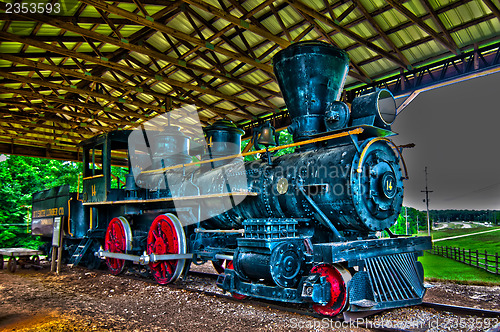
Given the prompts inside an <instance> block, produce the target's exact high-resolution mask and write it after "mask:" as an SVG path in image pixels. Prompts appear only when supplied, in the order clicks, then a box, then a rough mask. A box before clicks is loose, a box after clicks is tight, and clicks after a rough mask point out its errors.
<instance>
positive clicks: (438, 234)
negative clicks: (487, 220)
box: [432, 224, 500, 240]
mask: <svg viewBox="0 0 500 332" xmlns="http://www.w3.org/2000/svg"><path fill="white" fill-rule="evenodd" d="M471 226H472V228H453V229H450V228H447V229H442V230H439V231H433V232H432V238H433V239H434V240H437V239H442V238H445V237H451V236H458V235H465V234H470V233H476V232H483V231H489V230H492V229H498V228H500V227H486V226H478V225H475V224H471ZM476 236H477V235H476Z"/></svg>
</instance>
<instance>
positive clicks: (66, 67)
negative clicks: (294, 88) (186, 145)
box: [0, 0, 500, 160]
mask: <svg viewBox="0 0 500 332" xmlns="http://www.w3.org/2000/svg"><path fill="white" fill-rule="evenodd" d="M40 4H41V5H40ZM40 4H39V5H38V6H37V7H36V8H35V7H33V6H30V5H29V4H28V3H21V2H19V1H10V0H7V2H2V3H0V20H1V22H0V77H1V79H0V153H7V154H18V155H30V156H38V157H50V158H56V159H66V160H77V159H78V152H79V147H78V143H80V142H81V141H82V140H84V139H87V138H89V137H93V136H95V135H97V134H100V133H103V132H108V131H111V130H116V129H122V130H125V129H132V128H136V127H138V126H140V125H141V123H144V122H146V121H148V120H149V119H151V118H154V117H156V116H158V115H160V114H164V113H166V112H168V111H170V110H172V109H175V108H178V107H181V106H182V105H185V104H190V105H194V106H195V107H196V111H197V114H198V116H199V118H200V121H201V122H202V124H204V125H207V124H210V123H213V122H214V121H216V120H217V119H221V118H225V119H230V120H232V121H234V122H236V123H237V124H238V125H239V126H240V127H242V128H244V129H246V130H247V131H248V130H249V129H250V130H251V128H252V127H253V126H255V125H257V124H258V123H260V122H262V121H263V120H264V119H274V121H281V122H280V123H281V124H286V119H287V113H286V106H285V103H284V100H283V98H282V97H281V94H280V91H279V87H278V84H277V82H276V79H275V76H274V74H273V68H272V58H273V55H274V54H275V53H276V52H278V51H279V50H281V49H283V48H286V47H287V46H289V45H290V44H292V43H295V42H298V41H303V40H321V41H325V42H327V43H330V44H332V45H335V46H337V47H339V48H341V49H344V50H345V51H347V53H348V54H349V57H350V60H351V62H350V71H349V76H348V78H347V81H346V85H345V87H346V93H345V94H344V96H343V98H344V99H345V100H346V101H349V100H352V98H353V97H354V96H356V95H357V94H359V93H362V91H364V90H366V89H369V88H372V87H375V86H381V87H386V88H389V89H390V90H391V91H392V92H393V93H394V94H395V95H397V96H398V95H408V94H411V93H412V92H414V91H416V90H418V89H420V88H422V87H425V86H431V85H435V84H439V83H442V82H443V81H449V80H453V79H462V78H463V77H466V76H467V75H471V74H472V75H474V74H477V73H479V72H485V71H489V72H493V71H497V70H499V67H500V4H499V2H498V0H406V1H396V0H387V1H382V0H308V1H305V0H276V1H274V0H247V1H239V0H183V1H182V0H120V1H99V0H43V1H41V2H40ZM24 5H27V6H24ZM186 125H190V123H186Z"/></svg>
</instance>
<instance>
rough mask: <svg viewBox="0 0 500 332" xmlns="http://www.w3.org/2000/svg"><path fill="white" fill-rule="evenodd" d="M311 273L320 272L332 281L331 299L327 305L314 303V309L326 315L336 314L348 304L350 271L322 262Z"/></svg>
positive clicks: (327, 279)
mask: <svg viewBox="0 0 500 332" xmlns="http://www.w3.org/2000/svg"><path fill="white" fill-rule="evenodd" d="M311 273H319V274H320V275H321V276H322V277H326V281H328V282H329V283H330V301H329V302H328V303H327V304H325V305H319V304H314V305H313V310H314V311H316V312H317V313H319V314H321V315H324V316H330V317H333V316H336V315H338V314H340V313H341V312H342V311H343V310H344V309H345V307H346V306H347V287H346V283H347V281H348V279H350V273H349V272H348V271H347V270H345V269H343V268H342V267H340V266H339V267H338V268H337V267H335V266H332V265H329V264H320V265H316V266H314V267H313V268H312V270H311Z"/></svg>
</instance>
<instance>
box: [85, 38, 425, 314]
mask: <svg viewBox="0 0 500 332" xmlns="http://www.w3.org/2000/svg"><path fill="white" fill-rule="evenodd" d="M273 62H274V71H275V74H276V77H277V79H278V83H279V86H280V89H281V91H282V94H283V98H284V100H285V103H286V105H287V108H288V112H289V115H290V118H291V120H292V124H291V125H290V127H289V128H288V130H289V131H290V132H291V133H292V134H293V140H294V144H295V145H297V146H298V148H297V150H296V151H295V152H294V153H291V154H287V155H283V156H280V157H275V158H271V157H270V156H271V154H272V151H273V150H276V149H280V148H281V147H274V148H273V147H271V146H272V145H273V140H272V138H270V137H266V138H265V139H262V140H259V139H256V141H255V143H256V144H258V143H259V142H260V143H263V144H264V145H265V147H266V151H265V152H264V153H263V158H262V160H256V161H250V162H243V161H242V158H241V155H239V157H234V156H233V155H238V154H239V153H240V151H241V150H240V144H241V143H240V141H241V135H242V134H243V131H242V130H241V129H239V128H237V127H236V126H235V125H234V124H232V123H231V122H230V121H226V120H221V121H217V122H215V123H214V124H212V125H211V126H209V127H208V128H205V134H206V136H207V139H208V140H209V141H210V144H209V145H208V148H207V150H206V151H205V152H204V153H202V158H201V159H202V160H201V161H199V162H194V163H192V162H191V160H192V158H191V157H192V156H191V155H192V154H193V151H192V150H193V149H192V148H191V147H190V144H191V139H190V137H188V136H186V135H184V134H183V133H182V132H181V131H180V130H178V128H176V127H173V126H170V127H168V128H166V129H165V130H161V131H158V132H157V134H156V135H155V136H154V138H153V139H149V140H148V144H147V145H148V146H149V147H151V151H153V150H154V151H156V152H154V153H152V154H151V155H150V165H149V167H148V169H142V170H137V169H135V170H134V166H133V160H132V159H133V158H139V159H140V158H143V157H144V156H142V157H141V154H140V153H139V154H137V153H134V154H132V153H130V152H131V151H138V150H140V148H139V147H138V145H140V144H139V143H134V142H135V141H133V142H132V141H131V140H128V138H129V135H131V134H130V132H128V131H116V132H111V133H107V134H104V135H101V136H99V137H96V138H94V139H91V140H89V141H86V142H84V143H83V151H84V165H85V167H84V168H85V174H84V180H83V188H84V194H83V199H84V206H85V207H86V211H87V212H86V217H87V218H91V219H92V225H93V228H92V230H91V232H90V233H92V234H101V235H100V241H101V244H102V247H103V248H102V249H101V250H100V251H99V252H98V253H97V254H98V255H99V256H101V257H102V258H103V259H106V263H107V265H108V268H109V270H110V271H111V273H113V274H119V273H120V272H122V271H123V270H124V268H125V267H126V265H127V264H126V263H127V262H130V261H131V262H133V263H135V264H142V265H144V266H146V267H147V268H149V270H150V271H151V273H152V275H153V276H154V278H155V279H156V280H157V281H158V282H159V283H161V284H166V283H170V282H173V281H175V280H176V279H178V278H179V277H182V276H183V275H185V274H186V273H187V270H188V269H189V266H190V264H191V262H193V263H196V264H199V263H203V262H206V261H212V262H213V263H214V266H215V267H216V269H217V270H218V272H219V273H220V275H219V278H218V281H217V285H218V286H219V287H220V288H222V289H223V290H226V291H228V292H231V293H232V294H233V295H234V296H235V297H238V298H243V297H245V296H251V297H256V298H263V299H269V300H276V301H285V302H293V303H301V302H309V303H311V304H312V305H313V308H314V309H315V310H316V311H317V312H319V313H321V314H324V315H328V316H333V315H336V314H338V313H340V312H342V311H344V310H350V311H367V310H378V309H384V308H394V307H400V306H406V305H412V304H418V303H421V302H422V298H423V295H424V293H425V289H424V287H423V269H422V265H421V264H420V262H418V260H417V257H418V256H419V255H421V253H422V251H423V250H426V249H429V248H430V239H429V238H428V237H418V238H417V237H404V238H401V237H396V236H393V235H392V234H391V237H390V238H378V237H377V236H376V234H377V232H379V231H383V230H388V228H389V227H390V226H391V225H393V224H394V223H395V222H396V220H397V217H398V215H399V212H400V210H401V206H402V200H403V183H402V181H403V172H402V170H401V166H400V164H401V155H400V151H399V150H398V149H397V147H396V146H395V145H394V143H393V142H392V141H391V140H390V139H389V138H388V136H390V135H393V134H394V133H392V132H391V130H390V129H391V124H392V122H393V121H394V118H395V116H396V107H395V101H394V98H393V96H392V94H391V93H390V92H389V91H387V90H377V91H375V92H372V93H369V94H366V95H363V96H360V97H357V98H355V99H354V100H353V102H352V105H351V107H349V106H348V105H347V104H345V103H343V102H341V101H339V99H340V96H341V93H342V89H343V85H344V81H345V78H346V76H347V73H348V69H349V66H348V64H349V58H348V56H347V54H346V52H344V51H342V50H340V49H337V48H335V47H333V46H331V45H328V44H325V43H322V42H300V43H296V44H293V45H291V46H290V47H288V48H286V49H284V50H282V51H280V52H278V53H277V54H276V55H275V57H274V60H273ZM269 129H270V128H266V130H265V131H266V132H269ZM262 131H263V132H264V129H263V130H262ZM262 136H263V135H261V137H262ZM128 142H132V143H128ZM112 152H113V154H112ZM115 152H118V153H115ZM120 153H122V157H123V158H122V160H121V161H122V162H123V163H127V162H128V166H129V169H130V173H129V175H127V179H126V181H125V182H126V184H125V186H123V187H122V188H115V189H112V188H111V181H112V178H111V174H110V167H111V161H112V159H111V157H112V155H113V156H114V157H113V158H115V156H120ZM231 156H233V157H231ZM116 161H117V162H119V161H120V160H116ZM96 164H101V165H102V168H100V167H96V166H95V165H96ZM134 172H135V173H134ZM242 179H246V180H244V181H242ZM221 202H222V203H221ZM228 202H229V203H228ZM180 203H182V204H180ZM202 216H205V217H202ZM94 238H99V236H95V235H94Z"/></svg>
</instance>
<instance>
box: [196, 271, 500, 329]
mask: <svg viewBox="0 0 500 332" xmlns="http://www.w3.org/2000/svg"><path fill="white" fill-rule="evenodd" d="M189 274H190V275H193V276H199V277H202V278H210V279H217V277H218V275H217V274H214V273H206V272H199V271H190V272H189ZM214 294H217V296H220V297H224V298H227V299H229V300H233V301H238V300H235V299H233V298H231V297H230V296H228V295H222V294H220V293H214ZM214 294H210V295H214ZM245 302H247V303H252V304H257V305H265V306H267V307H270V308H275V309H278V310H282V311H286V312H293V313H297V314H301V315H306V316H310V317H314V318H319V319H323V318H324V316H321V315H318V314H317V313H315V312H312V311H307V310H305V309H297V308H291V307H289V306H285V305H280V304H277V303H276V302H270V301H269V302H268V301H262V300H245ZM416 307H423V308H431V309H434V310H436V311H438V312H449V313H453V314H456V315H461V316H474V317H482V318H498V319H499V323H500V311H495V310H486V309H478V308H470V307H460V306H455V305H449V304H442V303H433V302H423V303H422V304H421V305H419V306H416ZM333 319H334V320H339V321H341V320H342V319H341V318H333ZM357 326H358V327H362V328H367V329H370V330H373V331H388V332H389V331H390V332H398V331H399V332H411V331H410V330H405V329H397V328H388V327H387V328H384V327H379V328H370V327H369V326H367V324H357ZM488 331H489V332H500V324H499V325H498V327H496V328H495V327H493V328H492V329H491V330H488Z"/></svg>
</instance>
